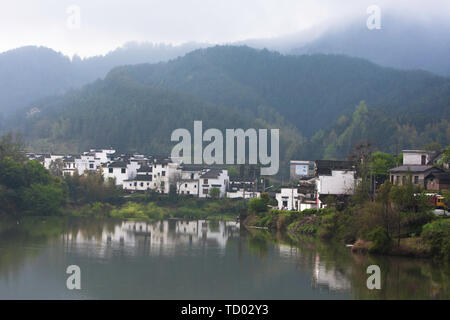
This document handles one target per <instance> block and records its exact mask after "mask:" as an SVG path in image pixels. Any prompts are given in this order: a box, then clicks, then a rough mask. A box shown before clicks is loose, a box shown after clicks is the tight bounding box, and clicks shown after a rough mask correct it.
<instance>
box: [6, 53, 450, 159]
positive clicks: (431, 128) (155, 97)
mask: <svg viewBox="0 0 450 320" xmlns="http://www.w3.org/2000/svg"><path fill="white" fill-rule="evenodd" d="M363 100H364V101H366V103H365V104H364V103H363V104H361V105H360V102H361V101H363ZM358 105H359V107H358V108H357V109H356V111H355V107H356V106H358ZM34 106H35V107H37V108H39V110H40V112H38V113H35V114H34V115H32V116H28V117H27V118H26V119H24V115H20V116H19V117H18V118H17V119H16V120H15V121H11V122H10V123H11V126H12V127H13V128H14V129H19V130H22V131H23V132H24V134H25V137H26V138H27V139H28V141H29V142H30V146H33V148H34V149H35V150H38V151H59V152H74V151H80V150H83V149H86V148H89V147H102V146H114V147H115V148H117V149H119V150H121V151H142V152H149V153H168V152H169V151H170V148H171V146H172V145H173V143H171V142H170V134H171V132H172V131H173V130H174V129H176V128H188V129H190V128H192V125H193V121H194V120H203V122H204V126H205V128H219V129H225V128H254V127H256V128H259V127H276V128H282V131H281V146H280V150H281V156H282V158H283V159H285V160H288V159H293V158H304V159H314V158H329V159H332V158H345V156H346V155H347V154H348V152H349V151H350V150H351V148H352V146H353V145H354V144H355V143H357V142H358V141H359V140H362V139H363V140H372V141H373V142H374V143H375V145H377V146H378V147H379V149H381V150H385V151H395V150H401V148H410V147H420V146H422V145H423V144H425V143H429V142H433V141H436V142H439V143H441V144H442V145H447V144H449V143H450V125H449V122H448V120H449V115H450V112H449V111H450V81H449V79H448V78H444V77H439V76H435V75H433V74H430V73H427V72H422V71H399V70H394V69H390V68H383V67H379V66H377V65H375V64H373V63H370V62H368V61H366V60H362V59H356V58H350V57H345V56H334V55H330V56H328V55H306V56H283V55H280V54H278V53H274V52H269V51H267V50H255V49H250V48H248V47H232V46H225V47H224V46H222V47H219V46H218V47H214V48H208V49H201V50H197V51H194V52H192V53H189V54H187V55H186V56H184V57H182V58H178V59H175V60H172V61H170V62H166V63H159V64H141V65H135V66H124V67H118V68H115V69H114V70H112V71H111V72H110V73H109V74H108V76H107V77H106V78H105V80H101V81H96V82H94V83H92V84H90V85H87V86H85V87H83V88H82V89H79V90H75V91H72V92H69V93H67V94H65V95H63V96H60V97H55V98H47V99H45V100H41V101H37V102H35V103H34Z"/></svg>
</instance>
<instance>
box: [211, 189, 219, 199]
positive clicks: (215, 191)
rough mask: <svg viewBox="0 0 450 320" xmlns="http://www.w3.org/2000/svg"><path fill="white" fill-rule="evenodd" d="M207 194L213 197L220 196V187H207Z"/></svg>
mask: <svg viewBox="0 0 450 320" xmlns="http://www.w3.org/2000/svg"><path fill="white" fill-rule="evenodd" d="M208 195H209V196H210V197H211V198H213V199H218V198H220V189H219V188H217V187H212V188H211V189H209V192H208Z"/></svg>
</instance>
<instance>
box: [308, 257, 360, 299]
mask: <svg viewBox="0 0 450 320" xmlns="http://www.w3.org/2000/svg"><path fill="white" fill-rule="evenodd" d="M312 284H313V287H314V288H321V287H324V288H327V289H328V290H330V291H340V290H349V289H351V284H350V281H349V280H348V277H347V276H346V275H345V274H343V273H342V272H340V271H339V270H337V269H336V268H327V267H326V266H325V265H324V264H323V263H321V262H320V258H319V255H316V256H315V258H314V272H313V277H312Z"/></svg>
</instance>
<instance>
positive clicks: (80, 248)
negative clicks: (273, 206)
mask: <svg viewBox="0 0 450 320" xmlns="http://www.w3.org/2000/svg"><path fill="white" fill-rule="evenodd" d="M373 264H376V265H379V266H380V268H381V286H382V287H381V290H369V289H367V286H366V281H367V278H368V276H369V275H368V274H367V273H366V269H367V266H369V265H373ZM69 265H77V266H79V267H80V270H81V290H68V289H67V287H66V280H67V278H68V277H69V276H70V275H69V274H67V273H66V269H67V267H68V266H69ZM449 288H450V270H449V268H448V267H444V266H439V265H437V264H435V263H433V262H432V261H427V260H419V259H407V258H393V257H369V256H362V255H352V254H351V253H350V250H349V249H348V248H345V247H343V246H330V245H327V244H324V243H321V242H318V241H312V240H310V239H305V240H304V241H302V242H300V243H292V241H289V240H286V239H283V237H282V236H280V235H277V234H271V233H269V232H267V231H260V230H251V231H247V230H245V229H244V227H241V226H240V225H239V223H236V222H223V221H221V222H214V221H204V220H203V221H179V220H177V221H176V220H168V221H160V222H156V223H146V222H123V221H115V220H91V219H75V218H70V219H69V218H26V219H21V220H20V221H16V220H14V221H4V220H0V299H450V292H449Z"/></svg>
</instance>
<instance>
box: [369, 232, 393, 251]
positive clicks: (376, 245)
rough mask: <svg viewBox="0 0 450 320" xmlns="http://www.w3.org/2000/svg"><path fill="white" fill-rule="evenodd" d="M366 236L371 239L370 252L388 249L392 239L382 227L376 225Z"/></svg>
mask: <svg viewBox="0 0 450 320" xmlns="http://www.w3.org/2000/svg"><path fill="white" fill-rule="evenodd" d="M368 237H369V240H370V241H372V244H371V245H370V247H369V252H370V253H386V252H388V251H389V250H390V248H391V245H392V239H391V237H389V234H388V233H387V231H386V230H385V229H384V228H382V227H376V228H375V229H374V230H372V231H371V232H370V233H369V236H368Z"/></svg>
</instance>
